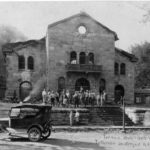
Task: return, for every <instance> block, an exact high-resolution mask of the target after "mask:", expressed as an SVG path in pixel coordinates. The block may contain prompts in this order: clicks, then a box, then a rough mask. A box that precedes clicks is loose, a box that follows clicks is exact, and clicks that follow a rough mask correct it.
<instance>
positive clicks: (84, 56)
mask: <svg viewBox="0 0 150 150" xmlns="http://www.w3.org/2000/svg"><path fill="white" fill-rule="evenodd" d="M85 61H86V55H85V53H84V52H81V53H80V60H79V62H80V64H85Z"/></svg>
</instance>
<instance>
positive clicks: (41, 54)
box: [6, 42, 46, 97]
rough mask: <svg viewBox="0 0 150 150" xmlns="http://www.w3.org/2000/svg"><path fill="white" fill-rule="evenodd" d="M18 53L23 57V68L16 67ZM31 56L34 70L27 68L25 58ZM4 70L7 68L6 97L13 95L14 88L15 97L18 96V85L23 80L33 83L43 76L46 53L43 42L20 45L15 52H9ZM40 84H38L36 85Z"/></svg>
mask: <svg viewBox="0 0 150 150" xmlns="http://www.w3.org/2000/svg"><path fill="white" fill-rule="evenodd" d="M18 55H22V56H24V57H25V69H22V70H19V68H18ZM29 56H32V57H33V58H34V70H29V69H28V68H27V58H28V57H29ZM6 62H7V65H6V70H7V84H6V89H7V90H6V97H13V94H14V90H16V94H17V97H20V95H19V94H20V85H21V83H23V82H26V81H27V82H29V83H31V85H32V89H33V88H34V85H35V84H36V83H37V82H38V81H39V80H41V78H43V75H44V74H45V70H46V69H45V66H46V55H45V42H44V43H39V44H36V45H34V46H32V45H27V46H22V47H21V48H19V50H17V51H16V53H10V54H7V56H6ZM37 86H40V85H37Z"/></svg>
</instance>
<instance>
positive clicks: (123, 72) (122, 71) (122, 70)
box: [120, 63, 126, 75]
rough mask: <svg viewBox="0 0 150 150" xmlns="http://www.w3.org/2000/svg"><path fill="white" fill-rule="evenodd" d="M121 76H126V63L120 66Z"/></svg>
mask: <svg viewBox="0 0 150 150" xmlns="http://www.w3.org/2000/svg"><path fill="white" fill-rule="evenodd" d="M120 74H122V75H125V74H126V65H125V64H124V63H122V64H121V65H120Z"/></svg>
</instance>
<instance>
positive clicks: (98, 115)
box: [88, 106, 134, 126]
mask: <svg viewBox="0 0 150 150" xmlns="http://www.w3.org/2000/svg"><path fill="white" fill-rule="evenodd" d="M88 109H89V125H101V126H103V125H104V126H110V125H115V126H120V125H122V124H123V119H122V118H123V117H122V116H123V111H122V109H121V108H120V107H118V106H116V107H115V106H106V107H89V108H88ZM125 125H126V126H131V125H134V123H133V122H132V121H131V120H130V119H129V118H128V116H127V115H126V114H125Z"/></svg>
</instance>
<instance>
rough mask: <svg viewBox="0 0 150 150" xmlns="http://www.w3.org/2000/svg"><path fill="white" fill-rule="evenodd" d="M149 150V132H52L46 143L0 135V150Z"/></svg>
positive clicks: (4, 134)
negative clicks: (11, 138)
mask: <svg viewBox="0 0 150 150" xmlns="http://www.w3.org/2000/svg"><path fill="white" fill-rule="evenodd" d="M106 149H107V150H120V149H121V150H141V149H142V150H149V149H150V131H144V132H143V131H134V132H133V131H128V133H125V134H124V133H122V132H121V131H107V130H106V131H90V132H54V133H52V135H51V137H50V138H49V139H47V140H46V141H40V142H30V141H29V140H28V138H26V137H22V138H17V139H13V140H12V141H11V140H10V139H8V135H7V134H6V133H0V150H106Z"/></svg>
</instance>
